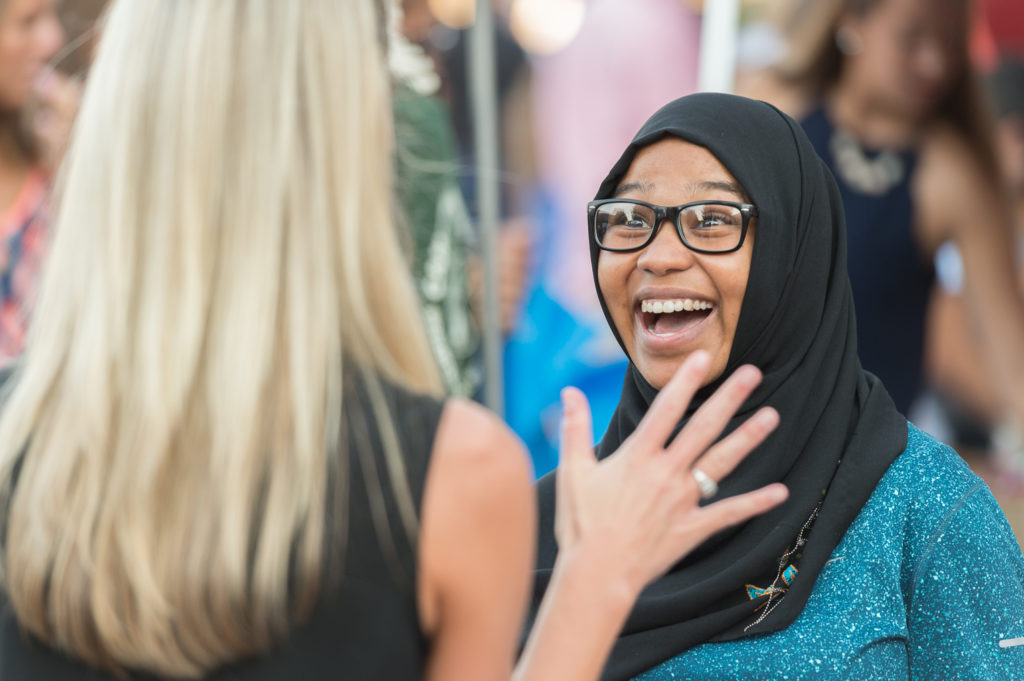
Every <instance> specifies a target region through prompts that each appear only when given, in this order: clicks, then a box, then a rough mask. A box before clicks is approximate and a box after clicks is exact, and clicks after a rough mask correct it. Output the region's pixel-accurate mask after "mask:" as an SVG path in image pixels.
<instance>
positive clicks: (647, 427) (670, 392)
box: [633, 350, 711, 452]
mask: <svg viewBox="0 0 1024 681" xmlns="http://www.w3.org/2000/svg"><path fill="white" fill-rule="evenodd" d="M710 366H711V355H710V354H708V353H707V352H705V351H704V350H698V351H696V352H694V353H692V354H691V355H690V356H689V357H687V358H686V361H684V362H683V363H682V365H681V366H680V367H679V368H678V369H676V373H675V374H673V376H672V378H671V379H669V381H668V383H666V384H665V387H664V388H662V389H661V391H660V392H659V393H658V396H657V397H656V398H654V402H653V403H651V408H650V409H648V410H647V414H646V415H645V416H644V418H643V420H641V421H640V423H639V425H637V427H636V430H635V431H634V432H633V438H634V441H635V442H636V443H637V444H638V445H639V446H640V447H641V449H642V450H647V451H657V452H660V451H661V450H662V448H663V447H664V446H665V442H666V440H668V437H669V435H671V434H672V430H673V429H674V428H675V427H676V424H677V423H679V419H680V418H682V416H683V414H684V413H686V408H687V407H688V406H689V404H690V400H692V399H693V395H694V393H696V392H697V390H698V389H699V388H700V386H701V383H702V382H703V381H704V378H705V377H706V376H707V374H708V369H709V367H710Z"/></svg>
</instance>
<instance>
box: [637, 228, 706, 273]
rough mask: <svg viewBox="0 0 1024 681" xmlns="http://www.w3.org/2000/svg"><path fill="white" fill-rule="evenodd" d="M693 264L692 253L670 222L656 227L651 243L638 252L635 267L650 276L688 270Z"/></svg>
mask: <svg viewBox="0 0 1024 681" xmlns="http://www.w3.org/2000/svg"><path fill="white" fill-rule="evenodd" d="M693 263H694V253H693V251H691V250H690V249H689V248H687V247H686V244H684V243H683V240H682V239H681V238H679V232H677V231H676V226H675V224H674V223H673V222H672V221H671V220H665V221H663V222H662V223H661V224H660V225H658V232H657V233H656V234H655V235H654V239H653V240H651V243H649V244H647V247H646V248H644V249H643V250H642V251H640V257H639V258H637V267H638V268H640V269H642V270H646V271H648V272H651V273H652V274H658V275H662V274H668V273H669V272H677V271H682V270H686V269H689V268H690V267H692V266H693Z"/></svg>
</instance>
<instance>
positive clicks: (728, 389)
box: [668, 364, 761, 466]
mask: <svg viewBox="0 0 1024 681" xmlns="http://www.w3.org/2000/svg"><path fill="white" fill-rule="evenodd" d="M760 382H761V372H760V370H758V369H757V367H754V366H751V365H749V364H745V365H743V366H741V367H740V368H739V369H737V370H736V371H734V372H733V374H732V376H730V377H729V378H727V379H726V381H725V383H723V384H722V386H721V387H720V388H719V389H718V390H716V391H715V394H714V395H712V396H711V397H709V398H708V400H707V401H706V402H705V403H704V404H703V405H701V407H700V409H698V410H697V412H696V413H695V414H694V415H693V417H692V418H691V419H690V422H689V423H687V424H686V427H685V428H683V430H682V432H680V433H679V435H677V436H676V438H675V440H673V441H672V444H671V445H670V446H669V447H668V451H669V454H670V456H672V457H673V458H675V459H676V460H677V462H678V463H679V465H681V466H689V465H690V464H691V463H692V462H693V460H694V459H696V458H697V457H698V456H700V455H701V454H703V453H704V451H705V450H706V449H707V448H708V447H710V446H711V443H712V442H714V441H715V439H716V438H717V437H718V436H719V435H721V434H722V430H723V429H724V428H725V425H726V424H727V423H728V422H729V419H731V418H732V416H733V414H735V413H736V410H737V409H739V408H740V405H742V404H743V401H744V400H746V399H747V397H749V396H750V393H751V392H753V390H754V388H756V387H757V385H758V384H759V383H760Z"/></svg>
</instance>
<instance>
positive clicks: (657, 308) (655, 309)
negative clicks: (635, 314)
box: [640, 298, 715, 314]
mask: <svg viewBox="0 0 1024 681" xmlns="http://www.w3.org/2000/svg"><path fill="white" fill-rule="evenodd" d="M714 307H715V306H714V305H713V304H711V303H709V302H707V301H705V300H693V299H692V298H679V299H675V300H643V301H640V311H641V312H652V313H654V314H662V313H664V312H682V311H683V310H686V311H688V312H692V311H694V310H711V309H713V308H714Z"/></svg>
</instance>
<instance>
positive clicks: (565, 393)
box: [560, 388, 576, 414]
mask: <svg viewBox="0 0 1024 681" xmlns="http://www.w3.org/2000/svg"><path fill="white" fill-rule="evenodd" d="M574 393H575V390H574V389H573V388H562V392H561V393H560V395H561V398H562V411H563V412H565V413H566V414H568V413H569V412H570V411H571V410H572V409H573V408H574V407H575V403H574V401H575V399H576V396H575V394H574Z"/></svg>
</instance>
